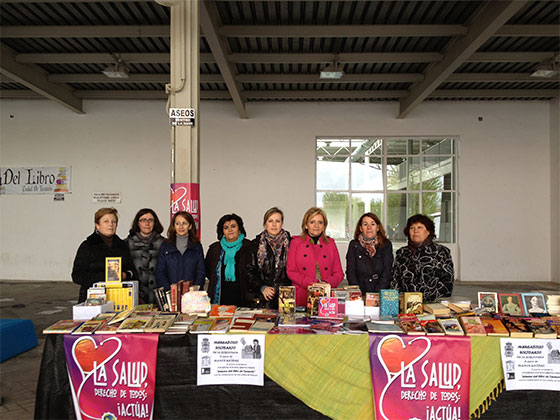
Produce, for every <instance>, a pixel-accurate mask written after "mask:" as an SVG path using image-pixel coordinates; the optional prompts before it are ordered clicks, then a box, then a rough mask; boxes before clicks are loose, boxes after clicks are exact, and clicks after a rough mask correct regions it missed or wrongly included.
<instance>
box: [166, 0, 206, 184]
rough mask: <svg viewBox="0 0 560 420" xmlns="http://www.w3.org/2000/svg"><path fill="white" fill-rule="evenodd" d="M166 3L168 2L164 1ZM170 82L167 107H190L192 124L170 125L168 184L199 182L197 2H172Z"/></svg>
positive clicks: (198, 39)
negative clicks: (192, 113) (194, 118)
mask: <svg viewBox="0 0 560 420" xmlns="http://www.w3.org/2000/svg"><path fill="white" fill-rule="evenodd" d="M165 3H166V5H169V3H170V2H165ZM170 5H171V34H170V35H171V75H170V76H171V78H170V80H171V83H170V84H169V85H167V91H168V94H169V102H168V106H169V107H171V108H193V109H194V110H195V112H196V122H195V125H194V126H192V127H191V126H177V127H171V183H172V184H174V183H198V182H199V178H200V168H199V161H200V159H199V150H200V147H199V127H200V115H199V113H198V109H199V103H200V84H199V74H200V25H199V2H198V1H190V0H179V1H174V2H171V4H170Z"/></svg>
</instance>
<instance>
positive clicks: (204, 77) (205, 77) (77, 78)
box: [48, 73, 224, 84]
mask: <svg viewBox="0 0 560 420" xmlns="http://www.w3.org/2000/svg"><path fill="white" fill-rule="evenodd" d="M128 76H129V77H128V79H118V78H115V79H111V78H109V77H107V76H105V75H104V74H101V73H91V74H84V73H72V74H51V75H49V77H48V79H49V81H50V82H53V83H121V84H122V83H169V80H170V78H169V73H161V74H160V73H144V74H129V75H128ZM200 82H201V83H223V82H224V79H223V77H222V76H221V75H220V74H201V75H200Z"/></svg>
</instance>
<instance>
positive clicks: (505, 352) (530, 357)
mask: <svg viewBox="0 0 560 420" xmlns="http://www.w3.org/2000/svg"><path fill="white" fill-rule="evenodd" d="M500 348H501V353H502V367H503V369H504V378H505V380H506V390H507V391H514V390H519V389H543V390H550V391H560V342H559V340H556V339H555V340H545V339H538V340H537V339H534V338H528V339H524V338H515V339H512V338H502V339H500Z"/></svg>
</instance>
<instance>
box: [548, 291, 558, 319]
mask: <svg viewBox="0 0 560 420" xmlns="http://www.w3.org/2000/svg"><path fill="white" fill-rule="evenodd" d="M546 307H547V308H548V313H549V314H550V315H560V295H548V299H547V301H546Z"/></svg>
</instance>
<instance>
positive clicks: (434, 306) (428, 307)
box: [424, 302, 451, 317]
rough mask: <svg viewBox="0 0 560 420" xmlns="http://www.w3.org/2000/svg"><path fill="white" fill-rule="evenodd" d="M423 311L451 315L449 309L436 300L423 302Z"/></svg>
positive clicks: (444, 315) (438, 314)
mask: <svg viewBox="0 0 560 420" xmlns="http://www.w3.org/2000/svg"><path fill="white" fill-rule="evenodd" d="M424 311H426V312H428V313H430V314H434V315H435V316H443V317H449V316H450V315H451V310H450V309H449V308H448V307H447V306H445V305H443V304H441V303H437V302H432V303H424Z"/></svg>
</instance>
